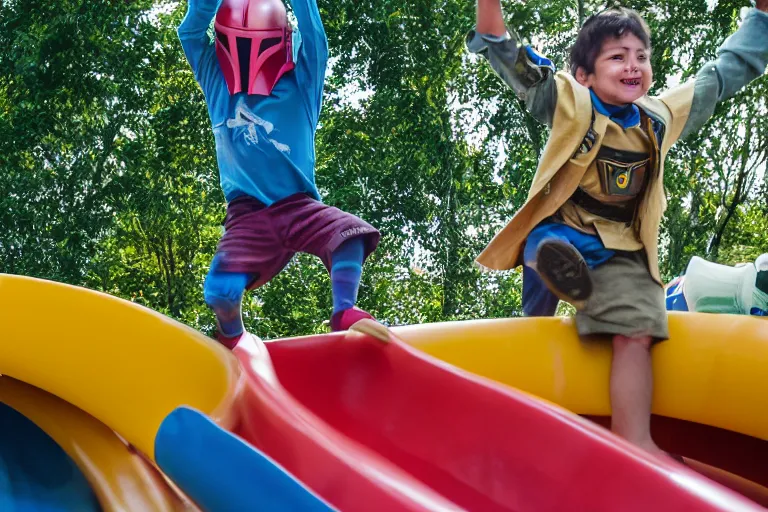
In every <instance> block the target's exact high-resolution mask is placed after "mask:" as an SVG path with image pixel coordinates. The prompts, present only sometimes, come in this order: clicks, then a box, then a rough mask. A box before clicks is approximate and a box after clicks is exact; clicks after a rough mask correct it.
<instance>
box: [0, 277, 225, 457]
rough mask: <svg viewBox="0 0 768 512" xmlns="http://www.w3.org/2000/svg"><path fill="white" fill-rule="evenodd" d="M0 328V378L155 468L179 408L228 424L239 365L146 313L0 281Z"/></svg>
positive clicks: (52, 286) (195, 335)
mask: <svg viewBox="0 0 768 512" xmlns="http://www.w3.org/2000/svg"><path fill="white" fill-rule="evenodd" d="M0 325H2V330H0V354H2V357H0V374H2V375H7V376H11V377H13V378H15V379H18V380H21V381H23V382H26V383H28V384H32V385H33V386H36V387H38V388H40V389H43V390H45V391H47V392H49V393H51V394H54V395H56V396H58V397H59V398H61V399H63V400H65V401H67V402H69V403H70V404H72V405H74V406H76V407H77V408H79V409H82V410H83V411H85V412H87V413H88V414H90V415H92V416H94V417H95V418H97V419H98V420H100V421H101V422H102V423H104V424H105V425H107V426H108V427H109V428H110V429H112V430H114V431H116V432H119V433H120V435H121V436H123V437H124V438H125V439H126V440H127V441H128V442H129V443H130V444H132V445H133V446H135V447H136V448H138V449H139V450H140V451H142V452H143V453H145V454H147V455H148V456H149V457H151V458H152V459H154V439H155V434H156V432H157V429H158V427H159V426H160V423H161V422H162V421H163V419H164V418H165V417H166V416H167V415H168V414H169V413H170V412H171V411H173V410H174V409H175V408H176V407H178V406H179V405H188V406H190V407H193V408H196V409H198V410H200V411H201V412H203V413H205V414H207V415H209V416H211V417H212V418H213V419H214V420H216V421H218V422H219V423H220V424H223V425H224V426H227V425H228V423H229V422H230V421H232V418H228V417H227V416H228V415H229V414H232V413H231V412H230V411H231V409H232V408H231V407H230V404H231V401H232V399H233V396H232V394H233V393H234V392H235V390H236V389H237V388H238V386H237V382H238V379H239V367H238V363H237V360H236V359H235V357H234V356H233V355H232V354H231V353H230V352H229V351H228V350H226V349H225V348H223V347H221V346H220V345H218V344H217V343H215V342H214V341H212V340H210V339H208V338H207V337H205V336H203V335H202V334H200V333H199V332H197V331H195V330H193V329H191V328H188V327H186V326H184V325H182V324H180V323H178V322H176V321H174V320H171V319H169V318H167V317H165V316H163V315H161V314H159V313H156V312H154V311H151V310H149V309H147V308H144V307H141V306H138V305H135V304H132V303H130V302H127V301H124V300H121V299H117V298H114V297H110V296H108V295H105V294H101V293H97V292H93V291H90V290H86V289H83V288H76V287H73V286H68V285H63V284H58V283H53V282H50V281H43V280H38V279H32V278H27V277H20V276H12V275H4V274H0Z"/></svg>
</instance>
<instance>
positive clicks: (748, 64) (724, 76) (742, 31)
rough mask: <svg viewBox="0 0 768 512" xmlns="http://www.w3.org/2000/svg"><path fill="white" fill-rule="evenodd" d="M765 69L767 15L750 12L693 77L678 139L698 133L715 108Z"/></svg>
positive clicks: (767, 37)
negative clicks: (715, 54)
mask: <svg viewBox="0 0 768 512" xmlns="http://www.w3.org/2000/svg"><path fill="white" fill-rule="evenodd" d="M766 66H768V13H765V12H763V11H760V10H758V9H750V10H749V12H748V13H747V15H746V16H745V18H744V21H743V23H742V24H741V27H739V29H738V30H737V31H736V32H735V33H733V34H732V35H731V36H730V37H729V38H728V39H726V40H725V43H723V45H722V46H721V47H720V49H719V50H718V51H717V58H716V59H715V60H713V61H710V62H708V63H707V64H705V65H704V67H702V68H701V70H700V71H699V72H698V73H697V75H696V80H695V85H694V93H693V100H692V101H691V111H690V115H689V116H688V121H687V122H686V124H685V127H684V128H683V132H682V134H681V138H683V137H686V136H688V135H690V134H691V133H693V132H696V131H698V130H699V129H700V128H701V127H702V126H703V125H704V124H705V123H706V122H707V121H708V120H709V118H710V117H712V114H713V113H714V111H715V107H716V106H717V104H718V103H719V102H721V101H725V100H727V99H728V98H730V97H731V96H733V95H734V94H736V93H737V92H738V91H739V90H740V89H741V88H742V87H744V86H745V85H747V84H748V83H749V82H751V81H752V80H754V79H756V78H758V77H759V76H760V75H762V74H763V73H764V72H765V68H766Z"/></svg>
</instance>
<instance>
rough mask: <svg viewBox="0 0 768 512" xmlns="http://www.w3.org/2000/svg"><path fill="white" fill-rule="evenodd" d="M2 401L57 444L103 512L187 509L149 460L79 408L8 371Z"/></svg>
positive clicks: (1, 380) (0, 389)
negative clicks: (78, 472)
mask: <svg viewBox="0 0 768 512" xmlns="http://www.w3.org/2000/svg"><path fill="white" fill-rule="evenodd" d="M0 402H2V403H5V404H7V405H8V406H10V407H12V408H13V409H15V410H17V411H18V412H20V413H21V414H23V415H24V416H26V417H27V418H29V419H30V420H31V421H32V422H34V423H35V424H36V425H37V426H39V427H40V428H41V429H43V431H44V432H45V433H46V434H48V435H49V436H51V438H52V439H53V440H54V441H56V443H57V444H58V445H59V446H61V448H62V449H63V450H64V451H65V452H66V453H67V455H69V456H70V457H71V458H72V460H74V461H75V464H77V466H78V467H79V468H80V470H81V471H82V472H83V475H85V478H86V479H87V480H88V483H90V484H91V488H92V489H93V491H94V493H95V494H96V498H97V499H98V500H99V504H100V505H101V508H102V509H103V510H105V512H110V511H115V512H119V511H125V510H152V511H157V512H171V511H180V510H190V509H191V506H190V505H188V504H187V502H186V501H184V500H182V499H181V498H180V497H179V496H178V495H177V494H176V492H175V491H174V490H172V489H171V487H169V486H168V485H167V484H166V483H165V481H164V479H163V477H162V476H161V475H160V474H159V473H158V472H157V471H156V470H155V469H154V468H153V467H152V466H151V465H150V464H149V463H148V462H146V461H144V459H142V458H141V457H140V456H139V455H138V454H137V453H135V452H134V451H133V450H131V449H130V448H128V446H127V445H126V444H125V443H124V442H123V441H122V440H121V439H120V438H119V437H118V436H117V435H116V434H115V433H114V432H112V431H111V430H110V429H109V428H107V427H106V426H105V425H104V424H103V423H100V422H99V421H98V420H96V419H95V418H93V417H91V416H89V415H88V414H86V413H84V412H83V411H81V410H80V409H78V408H76V407H73V406H72V405H70V404H68V403H66V402H64V401H63V400H60V399H58V398H56V397H55V396H53V395H51V394H48V393H46V392H45V391H42V390H39V389H37V388H34V387H32V386H29V385H27V384H24V383H23V382H20V381H17V380H15V379H13V378H11V377H6V376H2V377H0Z"/></svg>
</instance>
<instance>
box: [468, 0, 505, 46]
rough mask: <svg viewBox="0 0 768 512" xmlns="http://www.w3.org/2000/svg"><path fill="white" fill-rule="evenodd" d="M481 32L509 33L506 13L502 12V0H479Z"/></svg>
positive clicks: (478, 14)
mask: <svg viewBox="0 0 768 512" xmlns="http://www.w3.org/2000/svg"><path fill="white" fill-rule="evenodd" d="M475 29H476V30H477V31H478V32H480V33H481V34H488V35H492V36H497V37H498V36H503V35H505V34H506V33H507V26H506V24H505V23H504V15H503V14H502V12H501V0H477V26H476V27H475Z"/></svg>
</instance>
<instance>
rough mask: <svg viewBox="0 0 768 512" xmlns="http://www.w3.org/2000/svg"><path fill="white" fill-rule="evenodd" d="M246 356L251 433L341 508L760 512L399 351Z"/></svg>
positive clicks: (560, 414)
mask: <svg viewBox="0 0 768 512" xmlns="http://www.w3.org/2000/svg"><path fill="white" fill-rule="evenodd" d="M266 350H268V354H269V356H270V357H269V358H268V357H267V354H266V352H265V351H266ZM235 353H236V355H237V356H238V358H239V359H240V361H241V363H242V364H243V366H244V369H245V371H246V373H247V376H248V386H247V388H246V391H245V393H244V399H245V402H244V405H245V406H246V408H245V409H244V410H243V415H244V417H243V421H242V423H241V425H240V427H239V429H238V433H239V434H240V435H241V436H242V437H244V438H245V439H246V440H248V441H249V442H251V443H252V444H253V445H254V446H256V447H258V448H260V449H262V450H264V451H265V453H267V455H269V456H270V457H272V458H273V459H275V460H276V461H277V462H278V463H280V464H281V465H282V466H284V467H285V468H286V469H287V470H288V471H290V472H291V473H293V474H294V475H295V476H297V477H298V478H299V479H301V480H302V481H304V482H305V483H306V484H307V485H308V486H309V487H310V488H312V489H313V490H314V491H316V492H317V493H318V494H319V495H320V496H322V497H324V498H325V499H326V500H328V501H329V502H330V503H331V504H332V505H335V506H337V507H338V508H339V509H341V510H454V509H467V510H484V511H497V510H498V511H501V510H511V511H537V512H538V511H549V510H551V511H555V510H573V511H576V510H589V511H593V512H597V511H601V510H605V511H614V510H622V511H632V510H638V511H640V510H697V511H703V510H729V511H734V510H759V508H758V507H756V506H755V505H754V504H752V503H751V502H749V501H747V500H745V499H743V498H742V497H740V496H738V495H736V494H734V493H732V492H730V491H728V490H726V489H724V488H722V487H720V486H718V485H715V484H713V483H710V482H709V481H708V480H706V479H704V478H702V477H700V476H699V475H697V474H695V473H693V472H692V471H690V470H687V469H685V468H683V467H682V466H678V465H676V464H674V463H672V462H670V463H668V464H667V463H665V462H663V461H657V460H656V459H652V458H650V457H648V456H646V455H645V454H644V453H642V452H640V451H638V450H636V449H634V448H633V447H631V446H629V445H628V444H626V443H624V442H623V441H621V440H619V439H617V438H615V437H614V436H612V435H610V434H608V433H607V432H605V431H604V430H603V429H601V428H599V427H597V426H595V425H594V424H592V423H590V422H588V421H586V420H583V419H581V418H578V417H576V416H574V415H572V414H570V413H567V412H565V411H564V410H562V409H560V408H558V407H554V406H551V405H548V404H545V403H543V402H540V401H538V400H535V399H532V398H530V397H529V396H527V395H524V394H522V393H518V392H516V391H514V390H511V389H509V388H506V387H502V386H498V385H495V384H493V383H491V382H489V381H486V380H482V379H478V378H476V377H473V376H471V375H468V374H465V373H464V372H461V371H459V370H456V369H454V368H451V367H449V366H447V365H441V364H440V363H438V362H436V361H435V360H432V359H431V358H428V357H426V356H424V355H422V354H420V353H418V352H417V351H415V350H413V349H411V348H409V347H408V346H407V345H404V344H401V343H400V342H397V341H396V342H393V343H390V344H382V343H380V342H378V341H375V340H373V339H371V338H368V337H365V336H363V335H360V334H355V333H346V334H345V333H341V334H333V335H324V336H316V337H307V338H298V339H293V340H283V341H278V342H270V343H267V344H266V347H265V346H264V345H263V344H261V343H260V342H258V340H253V339H249V340H248V341H247V342H246V343H242V342H241V345H240V346H239V347H238V348H237V349H236V350H235ZM270 359H271V363H272V364H270ZM272 365H274V366H272ZM283 386H284V388H283ZM286 391H287V392H289V393H290V394H288V393H286ZM340 482H345V484H344V485H340ZM396 491H399V496H397V494H396ZM398 501H399V503H398Z"/></svg>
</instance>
